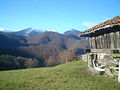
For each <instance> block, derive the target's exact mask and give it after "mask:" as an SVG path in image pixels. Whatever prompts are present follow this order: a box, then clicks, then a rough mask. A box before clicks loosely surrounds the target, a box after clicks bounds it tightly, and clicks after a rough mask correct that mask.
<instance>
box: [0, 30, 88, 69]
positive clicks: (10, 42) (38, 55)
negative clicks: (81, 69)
mask: <svg viewBox="0 0 120 90" xmlns="http://www.w3.org/2000/svg"><path fill="white" fill-rule="evenodd" d="M0 43H1V44H0V55H4V56H5V55H10V56H11V57H13V58H18V57H21V58H26V60H28V61H27V62H30V60H29V58H31V59H32V60H33V61H34V60H35V62H36V61H37V62H36V63H35V64H36V65H33V66H30V67H36V66H37V67H40V66H55V65H58V64H62V63H65V62H68V61H71V60H72V58H74V57H76V56H79V55H81V54H83V53H84V50H83V49H85V48H88V47H89V45H88V41H86V40H81V39H75V38H73V37H67V36H66V35H63V34H59V33H56V32H44V33H40V34H38V35H35V36H31V37H25V36H20V35H16V34H12V33H0ZM7 57H8V56H7ZM1 58H2V59H0V64H1V65H3V64H5V65H3V67H4V66H6V65H8V64H9V63H12V61H11V60H9V59H7V62H6V61H5V62H4V63H3V60H6V59H4V57H3V56H1ZM8 58H9V57H8ZM32 60H31V62H32ZM15 61H16V62H17V59H15ZM21 61H22V59H21ZM8 62H9V63H8ZM18 63H19V62H18ZM23 64H24V65H25V64H26V62H23ZM24 65H23V67H21V66H20V67H17V68H27V67H26V66H24ZM15 66H16V65H15ZM4 69H5V68H4ZM6 69H8V68H6Z"/></svg>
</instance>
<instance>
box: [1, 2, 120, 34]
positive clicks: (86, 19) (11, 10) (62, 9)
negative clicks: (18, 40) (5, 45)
mask: <svg viewBox="0 0 120 90" xmlns="http://www.w3.org/2000/svg"><path fill="white" fill-rule="evenodd" d="M119 15H120V0H0V31H3V30H5V29H8V30H13V31H16V30H22V29H26V28H29V27H31V28H34V29H40V30H51V31H56V32H60V33H63V32H65V31H67V30H70V29H77V30H79V31H84V30H86V29H88V28H90V27H92V26H94V25H96V24H99V23H102V22H104V21H106V20H108V19H112V18H114V17H115V16H119Z"/></svg>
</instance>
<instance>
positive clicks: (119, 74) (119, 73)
mask: <svg viewBox="0 0 120 90" xmlns="http://www.w3.org/2000/svg"><path fill="white" fill-rule="evenodd" d="M118 82H120V60H119V72H118Z"/></svg>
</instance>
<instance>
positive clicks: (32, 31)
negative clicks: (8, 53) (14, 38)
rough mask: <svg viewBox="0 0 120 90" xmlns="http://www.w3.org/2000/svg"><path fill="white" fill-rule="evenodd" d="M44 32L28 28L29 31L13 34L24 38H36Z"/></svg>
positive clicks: (24, 30)
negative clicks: (35, 36)
mask: <svg viewBox="0 0 120 90" xmlns="http://www.w3.org/2000/svg"><path fill="white" fill-rule="evenodd" d="M42 32H43V31H42V30H36V29H32V28H27V29H23V30H20V31H17V32H13V33H14V34H17V35H23V36H34V35H37V34H40V33H42Z"/></svg>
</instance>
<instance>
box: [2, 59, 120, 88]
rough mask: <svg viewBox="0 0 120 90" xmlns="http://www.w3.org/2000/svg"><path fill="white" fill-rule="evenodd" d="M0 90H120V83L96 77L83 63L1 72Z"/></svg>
mask: <svg viewBox="0 0 120 90" xmlns="http://www.w3.org/2000/svg"><path fill="white" fill-rule="evenodd" d="M0 90H120V83H118V82H117V81H116V80H114V79H112V78H110V77H109V78H108V77H105V76H104V75H94V74H92V73H91V72H89V71H88V69H87V64H86V63H85V62H83V61H74V62H69V63H66V64H62V65H58V66H55V67H47V68H31V69H21V70H9V71H0Z"/></svg>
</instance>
